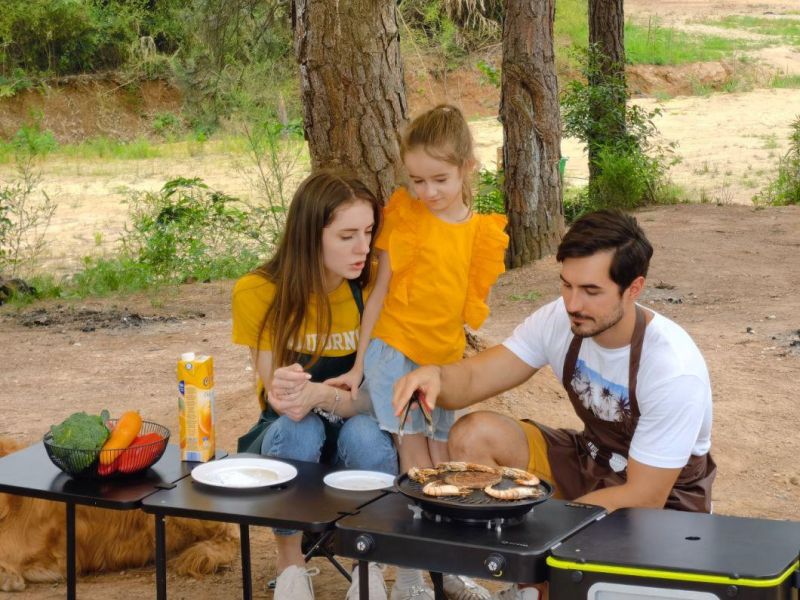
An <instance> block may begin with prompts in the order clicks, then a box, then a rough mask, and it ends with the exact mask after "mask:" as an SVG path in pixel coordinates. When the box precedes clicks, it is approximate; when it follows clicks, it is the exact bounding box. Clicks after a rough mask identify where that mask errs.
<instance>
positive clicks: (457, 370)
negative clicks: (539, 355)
mask: <svg viewBox="0 0 800 600" xmlns="http://www.w3.org/2000/svg"><path fill="white" fill-rule="evenodd" d="M440 368H441V390H440V392H439V400H438V401H437V403H438V404H439V405H440V406H442V407H443V408H448V409H450V410H458V409H460V408H466V407H467V406H472V405H473V404H475V403H476V402H480V401H482V400H486V399H487V398H491V397H493V396H496V395H497V394H499V393H501V392H504V391H506V390H508V389H511V388H513V387H516V386H518V385H520V384H521V383H523V382H524V381H527V380H528V379H529V378H530V377H531V375H533V374H534V373H535V372H536V369H534V368H532V367H530V366H529V365H527V364H525V363H524V362H523V361H522V360H520V359H519V358H518V357H517V356H516V355H515V354H513V353H512V352H511V351H510V350H508V349H507V348H506V347H505V346H502V345H500V346H493V347H491V348H489V349H488V350H484V351H483V352H479V353H478V354H476V355H474V356H470V357H469V358H465V359H462V360H460V361H458V362H456V363H452V364H449V365H444V366H443V367H440Z"/></svg>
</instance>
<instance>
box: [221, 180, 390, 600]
mask: <svg viewBox="0 0 800 600" xmlns="http://www.w3.org/2000/svg"><path fill="white" fill-rule="evenodd" d="M380 218H381V207H380V204H379V203H378V201H377V199H376V198H375V196H374V195H373V194H372V193H371V192H370V191H369V190H368V189H367V188H366V187H365V186H364V185H363V184H362V183H361V182H359V181H358V180H356V179H353V178H350V177H346V176H343V175H338V174H335V173H330V172H321V173H317V174H314V175H311V176H310V177H308V178H307V179H306V180H305V181H303V182H302V183H301V184H300V186H299V188H298V189H297V192H296V193H295V195H294V198H293V200H292V203H291V206H290V208H289V213H288V215H287V219H286V228H285V231H284V234H283V238H282V239H281V242H280V245H279V246H278V249H277V251H276V253H275V255H274V256H273V258H272V259H271V260H269V261H268V262H267V263H265V264H264V265H262V266H261V267H259V268H257V269H256V270H255V271H253V272H252V273H249V274H247V275H245V276H244V277H242V278H241V279H240V280H239V281H238V282H237V283H236V286H235V288H234V291H233V342H234V343H235V344H241V345H244V346H247V347H249V348H250V354H251V357H252V361H253V364H254V365H255V368H256V372H257V374H258V398H259V403H260V405H261V416H260V418H259V421H258V423H257V424H256V425H255V427H253V429H251V430H250V431H249V432H248V433H247V434H246V435H245V436H243V437H242V438H240V440H239V451H240V452H260V453H261V454H265V455H268V456H272V457H275V458H290V459H296V460H306V461H320V460H322V461H327V462H332V463H334V464H341V465H342V466H343V467H348V468H355V469H367V470H374V471H382V472H386V473H392V474H395V473H396V472H397V454H396V452H395V449H394V446H393V445H392V439H391V437H390V436H389V435H388V434H387V433H385V432H384V431H381V429H380V428H379V426H378V424H377V423H376V422H375V420H374V419H373V418H372V417H370V416H369V415H367V414H359V407H358V406H356V401H355V400H354V395H352V394H350V392H349V390H343V389H340V388H338V387H333V386H331V385H327V384H326V383H325V381H326V380H328V379H331V378H333V377H336V376H338V375H341V374H343V373H346V372H348V371H349V370H350V368H351V367H352V365H353V363H354V360H355V356H356V350H357V346H358V333H359V328H360V323H361V313H362V311H363V306H364V301H365V298H366V295H367V290H368V288H367V284H368V282H369V281H370V263H371V257H372V248H373V232H375V231H376V230H377V228H378V226H379V224H380ZM364 408H365V409H366V410H368V409H369V406H367V407H364ZM275 539H276V545H277V554H278V558H277V562H278V564H277V571H278V579H277V584H276V588H275V599H276V600H306V599H312V598H313V589H312V586H311V581H310V575H312V574H315V573H314V571H313V570H311V569H306V567H305V561H304V558H303V553H302V551H301V534H300V533H299V532H295V531H286V530H275ZM370 567H371V568H370V578H371V579H374V578H375V577H380V578H381V579H380V584H381V585H380V586H378V585H374V584H373V585H371V586H370V590H371V591H372V590H375V591H378V587H382V575H380V570H378V569H377V568H375V567H374V566H373V565H370ZM357 581H358V577H357V574H356V576H355V577H354V582H357ZM371 583H372V582H371ZM353 587H354V588H356V589H354V590H353V589H351V592H350V593H348V597H350V596H353V597H358V593H357V591H358V590H357V585H356V583H354V586H353ZM353 593H354V594H355V595H353Z"/></svg>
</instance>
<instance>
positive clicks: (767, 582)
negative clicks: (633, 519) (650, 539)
mask: <svg viewBox="0 0 800 600" xmlns="http://www.w3.org/2000/svg"><path fill="white" fill-rule="evenodd" d="M547 565H548V566H549V567H552V568H554V569H562V570H567V569H570V570H573V571H588V572H590V573H607V574H609V575H626V576H629V577H652V578H654V579H672V580H681V581H694V582H698V583H715V584H721V585H738V586H743V587H755V588H768V587H776V586H778V585H780V584H781V583H783V582H784V581H786V579H787V578H788V577H789V576H791V574H792V573H794V572H795V571H796V570H797V568H798V561H794V562H793V563H792V564H791V566H790V567H789V568H788V569H786V571H785V572H784V573H783V574H781V575H780V576H778V577H775V578H774V579H747V578H740V579H732V578H730V577H723V576H722V575H702V574H700V573H680V572H676V571H661V570H658V569H638V568H636V567H619V566H614V565H602V564H597V563H577V562H571V561H568V560H560V559H558V558H554V557H553V556H548V557H547Z"/></svg>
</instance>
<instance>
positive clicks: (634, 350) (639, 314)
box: [628, 304, 647, 420]
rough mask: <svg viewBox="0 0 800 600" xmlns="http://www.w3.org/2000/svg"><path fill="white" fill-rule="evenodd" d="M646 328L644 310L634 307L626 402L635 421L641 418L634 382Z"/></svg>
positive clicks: (637, 376) (637, 373) (637, 375)
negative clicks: (634, 319)
mask: <svg viewBox="0 0 800 600" xmlns="http://www.w3.org/2000/svg"><path fill="white" fill-rule="evenodd" d="M646 326H647V322H646V320H645V313H644V309H643V308H642V307H640V306H639V305H638V304H637V305H636V324H635V325H634V326H633V336H632V337H631V353H630V363H629V365H628V402H630V406H631V415H633V417H634V418H636V419H637V420H638V419H639V417H640V416H641V413H640V412H639V402H638V401H637V400H636V382H637V380H638V378H639V363H641V359H642V346H643V345H644V330H645V327H646Z"/></svg>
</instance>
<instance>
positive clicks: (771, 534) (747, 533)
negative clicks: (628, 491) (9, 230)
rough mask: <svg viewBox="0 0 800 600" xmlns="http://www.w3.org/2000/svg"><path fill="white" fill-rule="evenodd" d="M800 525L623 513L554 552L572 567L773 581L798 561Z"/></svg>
mask: <svg viewBox="0 0 800 600" xmlns="http://www.w3.org/2000/svg"><path fill="white" fill-rule="evenodd" d="M798 550H800V523H798V522H792V521H775V520H768V519H750V518H743V517H726V516H722V515H707V514H702V513H687V512H680V511H673V510H652V509H644V508H629V509H622V510H618V511H616V512H614V513H612V514H611V515H609V516H608V517H606V518H604V519H603V520H601V521H599V522H597V523H595V524H593V525H592V526H591V527H587V528H586V529H584V530H583V531H581V532H579V533H578V534H576V535H575V536H574V537H572V538H571V539H570V540H568V541H567V542H565V543H564V544H562V545H561V546H559V547H558V548H556V549H555V550H554V551H553V557H554V558H556V559H560V560H566V561H571V562H586V563H597V564H602V565H614V566H624V567H633V568H644V569H657V570H665V571H672V572H679V573H702V574H706V575H720V576H724V577H731V578H745V579H773V578H776V577H779V576H780V575H782V574H784V573H785V572H786V570H787V569H788V568H789V566H790V565H791V564H792V563H793V562H794V561H795V560H797V556H798Z"/></svg>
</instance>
